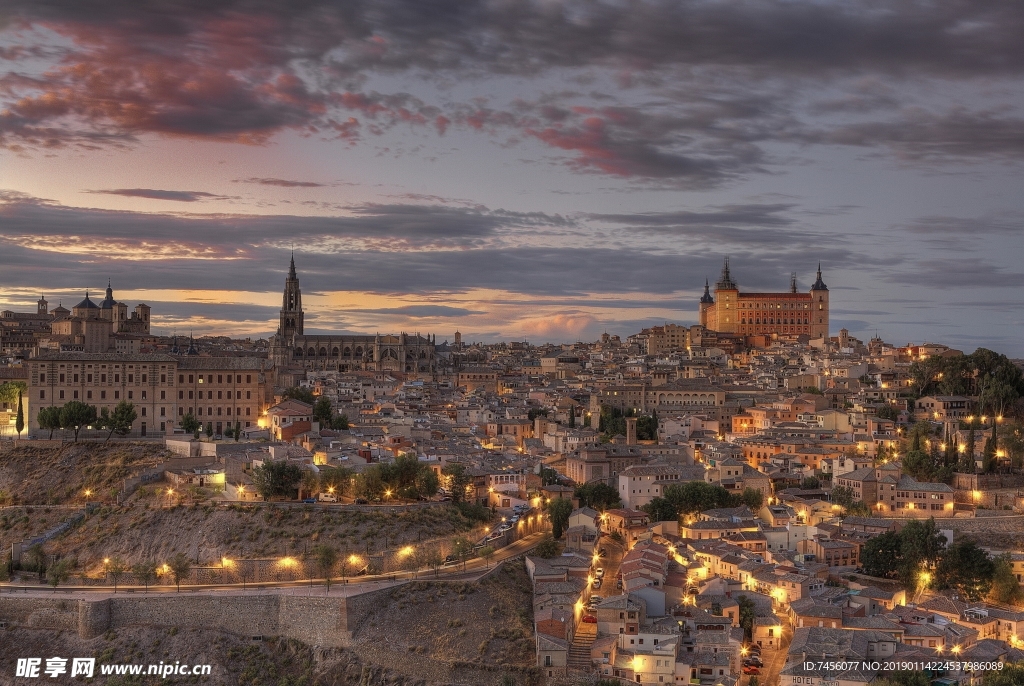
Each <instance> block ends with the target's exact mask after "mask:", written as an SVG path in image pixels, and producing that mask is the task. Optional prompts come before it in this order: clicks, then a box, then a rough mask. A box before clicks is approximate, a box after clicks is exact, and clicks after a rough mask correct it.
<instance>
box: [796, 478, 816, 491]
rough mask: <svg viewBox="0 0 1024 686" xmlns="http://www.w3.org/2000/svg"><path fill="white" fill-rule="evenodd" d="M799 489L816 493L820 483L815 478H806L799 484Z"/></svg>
mask: <svg viewBox="0 0 1024 686" xmlns="http://www.w3.org/2000/svg"><path fill="white" fill-rule="evenodd" d="M800 488H802V489H803V490H805V491H816V490H818V489H819V488H821V481H819V480H818V477H816V476H808V477H805V478H804V480H803V481H801V482H800Z"/></svg>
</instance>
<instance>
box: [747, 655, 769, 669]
mask: <svg viewBox="0 0 1024 686" xmlns="http://www.w3.org/2000/svg"><path fill="white" fill-rule="evenodd" d="M747 665H754V666H755V667H764V663H763V662H761V658H760V657H758V656H757V655H751V656H750V657H748V658H745V659H744V660H743V666H744V667H746V666H747Z"/></svg>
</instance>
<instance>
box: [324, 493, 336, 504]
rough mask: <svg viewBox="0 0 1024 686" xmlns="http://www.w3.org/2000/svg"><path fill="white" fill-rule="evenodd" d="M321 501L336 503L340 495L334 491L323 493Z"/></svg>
mask: <svg viewBox="0 0 1024 686" xmlns="http://www.w3.org/2000/svg"><path fill="white" fill-rule="evenodd" d="M320 502H322V503H336V502H338V496H336V495H334V494H333V493H321V494H320Z"/></svg>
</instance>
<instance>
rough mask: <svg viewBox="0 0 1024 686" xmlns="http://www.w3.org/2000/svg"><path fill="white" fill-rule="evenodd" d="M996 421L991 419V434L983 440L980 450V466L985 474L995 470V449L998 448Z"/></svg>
mask: <svg viewBox="0 0 1024 686" xmlns="http://www.w3.org/2000/svg"><path fill="white" fill-rule="evenodd" d="M997 425H998V423H997V422H996V421H995V420H993V421H992V435H991V436H989V437H988V438H987V439H986V440H985V447H984V449H983V450H982V468H981V471H982V472H984V473H985V474H991V473H992V472H994V471H996V451H997V450H998V449H999V435H998V431H999V430H998V428H997Z"/></svg>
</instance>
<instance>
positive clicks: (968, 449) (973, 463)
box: [960, 421, 978, 474]
mask: <svg viewBox="0 0 1024 686" xmlns="http://www.w3.org/2000/svg"><path fill="white" fill-rule="evenodd" d="M975 440H976V439H975V436H974V422H973V421H972V422H971V423H970V427H969V428H968V429H967V440H966V441H965V442H964V455H963V461H962V462H961V464H960V472H961V473H962V474H974V472H975V471H977V468H978V463H977V460H975V457H974V451H975V449H976V448H975Z"/></svg>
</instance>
